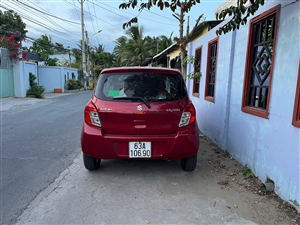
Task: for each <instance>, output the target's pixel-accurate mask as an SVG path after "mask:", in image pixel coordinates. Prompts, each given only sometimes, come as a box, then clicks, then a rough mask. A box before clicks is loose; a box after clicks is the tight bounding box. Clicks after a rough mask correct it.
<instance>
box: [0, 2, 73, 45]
mask: <svg viewBox="0 0 300 225" xmlns="http://www.w3.org/2000/svg"><path fill="white" fill-rule="evenodd" d="M0 7H2V8H4V9H6V10H12V11H15V12H18V14H19V15H20V16H21V17H22V18H23V19H25V20H28V21H29V22H32V23H33V24H36V25H38V26H40V27H43V28H45V29H47V30H51V31H52V32H54V33H57V34H60V35H63V36H65V35H66V33H63V32H61V31H57V30H55V29H52V28H51V27H49V25H48V24H43V23H42V22H40V21H38V20H36V19H34V18H32V17H30V16H28V15H27V14H24V13H23V12H22V11H21V10H19V9H16V8H14V7H12V6H10V8H8V7H5V6H4V5H0ZM27 26H29V24H27ZM34 28H35V27H34ZM35 29H36V30H38V29H37V28H35ZM39 31H40V30H39ZM68 32H69V33H71V34H73V32H70V31H68ZM53 36H54V37H56V38H58V39H61V40H65V41H70V40H69V39H64V38H61V36H60V37H57V36H55V35H53ZM73 40H75V39H73ZM76 41H77V39H76Z"/></svg>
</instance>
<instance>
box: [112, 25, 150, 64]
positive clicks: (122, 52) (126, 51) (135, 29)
mask: <svg viewBox="0 0 300 225" xmlns="http://www.w3.org/2000/svg"><path fill="white" fill-rule="evenodd" d="M125 33H126V36H122V37H120V38H118V39H117V41H116V42H115V43H116V47H115V48H114V51H113V52H114V54H115V56H116V63H118V64H119V66H137V65H141V64H142V62H143V61H144V60H145V59H146V58H147V56H148V53H147V51H146V49H147V48H146V45H147V39H145V38H144V28H143V27H139V26H132V27H130V28H129V29H127V30H126V32H125Z"/></svg>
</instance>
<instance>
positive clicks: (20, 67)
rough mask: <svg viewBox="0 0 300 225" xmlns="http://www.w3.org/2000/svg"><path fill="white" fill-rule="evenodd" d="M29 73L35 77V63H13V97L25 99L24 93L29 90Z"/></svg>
mask: <svg viewBox="0 0 300 225" xmlns="http://www.w3.org/2000/svg"><path fill="white" fill-rule="evenodd" d="M29 73H32V74H34V75H35V76H37V65H36V63H32V62H26V61H15V62H14V64H13V74H14V89H15V97H21V98H24V97H26V92H27V90H28V89H29V88H30V84H29ZM36 82H38V81H37V80H36Z"/></svg>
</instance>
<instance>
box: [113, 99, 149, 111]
mask: <svg viewBox="0 0 300 225" xmlns="http://www.w3.org/2000/svg"><path fill="white" fill-rule="evenodd" d="M113 99H114V100H122V99H124V100H141V101H142V102H144V103H145V105H146V106H147V107H148V109H150V108H151V105H150V104H149V103H148V102H147V101H146V100H145V99H144V98H143V97H114V98H113Z"/></svg>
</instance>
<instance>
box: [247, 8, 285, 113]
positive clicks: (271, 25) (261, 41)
mask: <svg viewBox="0 0 300 225" xmlns="http://www.w3.org/2000/svg"><path fill="white" fill-rule="evenodd" d="M279 7H280V6H276V7H274V8H272V9H270V10H268V11H266V12H265V13H263V14H261V15H260V16H258V17H256V18H254V19H252V20H251V21H250V30H249V37H248V49H247V58H246V68H245V80H244V90H243V102H242V111H243V112H246V113H251V114H254V115H257V116H261V117H264V118H268V114H269V113H268V110H269V99H270V93H271V83H272V82H271V81H272V69H273V64H274V56H275V51H274V50H275V44H276V30H277V25H276V24H277V19H278V11H279Z"/></svg>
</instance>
